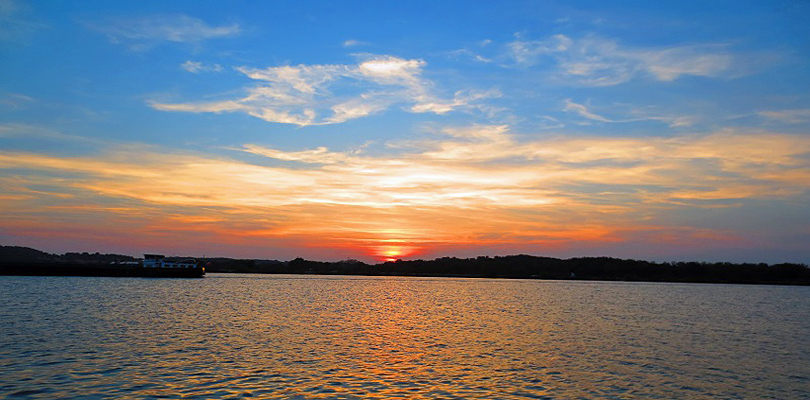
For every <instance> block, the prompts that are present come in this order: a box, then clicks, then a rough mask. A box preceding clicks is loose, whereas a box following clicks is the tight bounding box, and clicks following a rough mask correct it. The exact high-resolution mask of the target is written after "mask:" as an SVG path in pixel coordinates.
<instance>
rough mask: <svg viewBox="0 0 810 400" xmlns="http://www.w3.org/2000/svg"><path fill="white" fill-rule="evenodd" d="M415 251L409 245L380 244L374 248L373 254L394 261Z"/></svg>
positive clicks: (383, 259) (384, 259)
mask: <svg viewBox="0 0 810 400" xmlns="http://www.w3.org/2000/svg"><path fill="white" fill-rule="evenodd" d="M415 252H416V249H415V248H413V247H411V246H381V247H378V248H377V249H375V251H374V255H375V256H376V257H378V258H380V259H381V260H382V261H396V260H399V259H401V258H402V257H407V256H409V255H412V254H414V253H415Z"/></svg>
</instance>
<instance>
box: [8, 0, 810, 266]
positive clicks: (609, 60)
mask: <svg viewBox="0 0 810 400" xmlns="http://www.w3.org/2000/svg"><path fill="white" fill-rule="evenodd" d="M809 56H810V3H807V2H804V1H786V0H774V1H712V2H705V1H661V2H647V1H637V2H633V1H499V2H494V1H407V2H379V1H339V2H337V1H306V2H302V1H272V2H268V1H255V2H252V1H232V2H227V3H223V2H207V1H172V2H165V1H115V2H110V1H82V2H63V1H46V0H43V1H24V0H0V244H4V245H18V246H29V247H34V248H37V249H40V250H44V251H48V252H54V253H63V252H68V251H89V252H102V253H123V254H131V255H140V254H142V253H163V254H167V255H194V256H209V257H211V256H225V257H238V258H265V259H279V260H289V259H292V258H296V257H303V258H306V259H312V260H342V259H358V260H362V261H367V262H379V261H384V260H388V259H399V258H401V259H419V258H421V259H432V258H436V257H444V256H456V257H475V256H481V255H489V256H495V255H509V254H533V255H543V256H552V257H563V258H569V257H579V256H611V257H620V258H632V259H645V260H653V261H681V260H696V261H730V262H769V263H775V262H801V263H810V246H808V245H807V244H808V243H810V90H808V89H810V68H808V65H810V59H809V58H810V57H809Z"/></svg>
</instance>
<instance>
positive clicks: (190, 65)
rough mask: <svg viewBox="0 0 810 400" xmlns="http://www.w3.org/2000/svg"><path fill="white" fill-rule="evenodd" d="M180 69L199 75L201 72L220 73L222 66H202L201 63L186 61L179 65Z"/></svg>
mask: <svg viewBox="0 0 810 400" xmlns="http://www.w3.org/2000/svg"><path fill="white" fill-rule="evenodd" d="M180 68H182V69H184V70H186V71H188V72H191V73H192V74H199V73H201V72H222V66H221V65H219V64H210V65H208V64H203V63H202V62H201V61H191V60H188V61H186V62H184V63H182V64H180Z"/></svg>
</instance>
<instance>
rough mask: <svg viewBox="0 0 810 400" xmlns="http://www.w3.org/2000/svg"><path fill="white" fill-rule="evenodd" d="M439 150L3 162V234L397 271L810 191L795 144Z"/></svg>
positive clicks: (419, 145) (445, 140)
mask: <svg viewBox="0 0 810 400" xmlns="http://www.w3.org/2000/svg"><path fill="white" fill-rule="evenodd" d="M440 135H441V136H439V137H438V139H436V140H432V141H421V142H409V143H404V142H400V143H394V144H393V146H394V147H396V149H395V150H398V151H400V152H399V154H397V155H385V156H371V155H365V154H363V153H357V152H335V151H330V150H328V149H326V148H317V149H314V150H303V151H294V152H287V151H281V150H277V149H272V148H266V147H263V146H258V145H246V146H245V147H244V148H243V149H241V150H242V151H244V152H247V153H252V154H254V155H261V156H264V157H267V158H270V159H273V160H278V161H284V162H285V164H282V163H279V165H276V166H266V165H257V164H251V163H248V162H246V161H241V160H239V159H235V158H224V157H222V156H213V155H203V154H176V153H171V152H168V151H158V150H155V149H148V148H139V149H137V157H133V156H132V154H133V148H131V147H122V148H118V149H114V150H112V151H108V152H106V153H103V154H101V155H98V156H84V157H64V156H54V155H46V154H38V153H25V152H12V151H3V152H0V169H4V170H7V171H14V172H13V174H12V173H9V174H8V175H6V176H5V177H3V178H0V205H2V207H3V210H6V211H4V212H3V217H4V228H5V229H6V230H9V231H13V232H16V234H19V235H34V236H36V235H38V234H39V235H46V234H47V235H50V234H53V235H58V234H59V232H72V233H71V234H75V235H80V234H81V235H91V234H90V232H91V231H93V230H95V231H98V232H107V233H108V234H112V235H121V236H120V237H126V238H136V237H138V238H141V239H139V240H143V242H144V243H155V240H152V239H148V238H153V239H154V238H164V239H162V240H164V241H165V242H169V241H175V240H177V241H182V240H184V238H188V237H194V238H195V239H194V240H199V241H201V243H208V244H211V243H227V244H230V245H234V246H239V245H244V246H249V247H251V248H254V249H258V248H261V247H262V246H266V247H267V248H272V249H279V248H285V246H286V248H287V251H288V252H289V251H291V250H290V249H291V248H299V249H307V248H308V249H316V250H317V252H320V253H318V254H327V253H328V254H332V255H333V256H338V257H343V256H345V257H356V256H358V255H367V256H371V257H376V258H377V259H387V258H404V257H409V256H418V255H421V254H434V251H435V250H436V249H451V248H457V247H458V246H467V247H468V248H474V247H480V248H493V247H497V246H503V247H504V248H508V247H509V246H513V245H515V244H521V245H525V246H529V247H531V246H532V245H536V247H537V248H538V249H540V250H542V249H546V248H564V247H566V246H570V245H571V244H573V243H615V242H620V241H623V240H626V238H627V237H628V235H627V234H626V232H630V231H632V232H643V231H645V230H648V229H649V228H650V227H661V226H662V223H663V224H666V222H662V221H663V220H662V217H663V216H664V215H666V214H667V213H668V212H670V211H671V210H674V209H678V208H679V207H700V208H706V209H710V208H712V207H725V208H729V207H735V201H741V200H746V199H773V198H775V197H780V198H786V199H789V198H792V197H795V196H800V195H801V194H802V193H804V192H805V191H807V190H808V189H809V186H810V176H808V175H810V173H809V172H808V171H810V169H808V168H807V167H808V161H807V158H806V157H804V156H803V155H804V154H807V153H808V152H810V140H808V139H806V138H804V137H801V136H798V135H780V134H770V133H762V132H755V133H752V134H748V133H737V132H733V131H723V132H719V133H715V134H710V135H693V136H684V137H677V138H659V137H647V138H598V137H573V138H564V137H555V138H550V139H549V138H539V139H534V140H530V139H527V138H526V137H520V138H519V137H517V136H515V135H512V134H510V133H509V132H508V127H506V126H473V127H468V128H458V129H447V130H445V131H443V132H440ZM290 163H291V164H290ZM717 201H723V202H721V203H718V202H717ZM664 226H666V225H664ZM72 227H73V228H72ZM75 227H78V228H75ZM37 232H39V233H37ZM692 232H697V231H692ZM701 232H703V233H701V235H705V234H706V232H705V231H701ZM709 236H710V237H711V235H709ZM720 236H722V237H728V235H727V234H726V233H723V234H722V235H720ZM720 236H718V237H720ZM732 236H733V235H732ZM93 237H96V236H93ZM144 238H147V239H144ZM659 239H660V240H662V241H667V240H674V239H671V238H667V237H665V236H660V235H659ZM134 242H138V240H135V241H134ZM189 246H190V245H189ZM191 247H193V246H190V247H189V249H191ZM198 247H203V245H202V244H201V245H200V246H198ZM328 249H331V250H328ZM257 251H258V250H257ZM273 251H275V250H273ZM313 251H315V250H313Z"/></svg>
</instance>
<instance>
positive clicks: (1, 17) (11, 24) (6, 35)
mask: <svg viewBox="0 0 810 400" xmlns="http://www.w3.org/2000/svg"><path fill="white" fill-rule="evenodd" d="M46 26H47V25H45V24H44V23H41V22H39V21H37V20H35V19H33V18H30V17H29V16H28V7H27V6H26V5H25V4H22V3H20V2H18V1H15V0H0V41H20V40H22V41H25V40H27V39H28V38H29V37H30V36H31V35H32V34H33V33H34V32H36V31H38V30H40V29H43V28H45V27H46Z"/></svg>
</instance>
